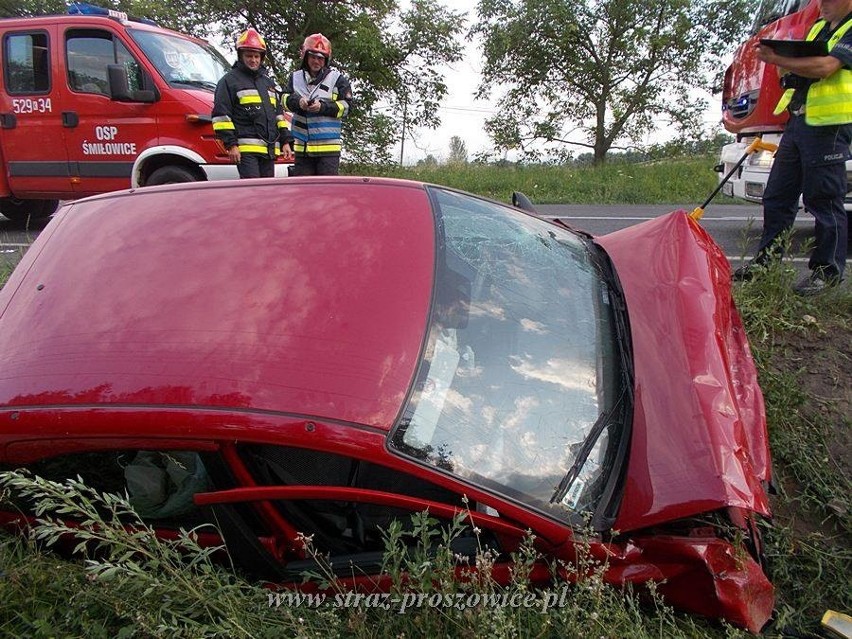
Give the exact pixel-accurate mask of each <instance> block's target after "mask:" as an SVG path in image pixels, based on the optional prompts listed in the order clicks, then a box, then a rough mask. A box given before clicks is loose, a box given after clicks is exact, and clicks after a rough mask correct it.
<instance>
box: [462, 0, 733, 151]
mask: <svg viewBox="0 0 852 639" xmlns="http://www.w3.org/2000/svg"><path fill="white" fill-rule="evenodd" d="M749 5H750V2H749V0H572V1H571V2H565V1H563V2H560V1H554V0H480V2H479V4H478V5H477V16H478V23H477V24H476V25H475V26H474V28H473V29H472V30H471V35H473V36H479V37H481V38H482V40H483V47H484V49H483V50H484V58H485V64H484V71H483V80H482V84H481V86H480V92H484V91H488V90H491V89H503V90H504V91H505V93H504V94H503V95H502V97H501V99H500V100H499V113H498V115H497V116H495V117H494V118H491V119H490V120H489V121H488V122H487V123H486V130H487V131H488V133H489V134H490V135H491V137H492V139H493V140H494V141H495V143H496V145H497V147H498V148H519V149H521V150H522V151H527V152H529V150H530V145H531V144H532V143H533V142H539V143H540V142H545V143H558V144H559V146H560V147H561V149H562V150H563V152H564V147H565V144H576V145H579V146H585V147H587V148H590V149H592V150H593V153H594V162H595V164H600V163H602V162H604V161H605V159H606V154H607V152H608V151H609V150H610V149H612V148H619V147H616V146H615V145H616V144H624V143H628V144H629V143H636V142H638V141H639V140H641V138H642V136H643V135H644V134H645V133H647V132H649V131H651V130H654V129H655V128H658V127H659V126H660V123H661V122H662V123H664V124H665V126H670V127H675V130H679V131H681V132H684V133H685V134H686V135H693V136H694V135H696V134H698V133H699V122H700V114H701V113H702V112H703V111H704V110H705V109H706V104H705V103H704V102H703V101H702V100H700V99H698V98H696V97H695V89H696V88H706V87H709V86H710V85H711V84H712V80H711V79H710V78H711V77H712V74H713V72H714V71H718V69H720V68H723V63H722V58H721V56H722V55H724V54H725V53H726V52H727V51H728V50H729V49H730V48H731V47H732V45H731V43H736V42H737V41H738V40H740V39H741V36H742V34H743V33H744V26H745V24H746V21H747V18H748V15H747V10H748V8H749ZM577 136H579V139H577Z"/></svg>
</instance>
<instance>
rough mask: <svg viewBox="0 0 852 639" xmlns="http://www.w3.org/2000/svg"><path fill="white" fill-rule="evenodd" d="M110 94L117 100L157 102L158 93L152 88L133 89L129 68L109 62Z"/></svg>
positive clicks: (111, 97)
mask: <svg viewBox="0 0 852 639" xmlns="http://www.w3.org/2000/svg"><path fill="white" fill-rule="evenodd" d="M107 77H108V78H109V96H110V99H111V100H114V101H116V102H155V101H156V99H157V94H156V93H155V92H154V91H150V90H139V91H131V90H130V85H129V83H128V81H127V69H125V68H124V66H123V65H121V64H108V65H107Z"/></svg>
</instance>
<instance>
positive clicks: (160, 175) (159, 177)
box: [145, 166, 198, 186]
mask: <svg viewBox="0 0 852 639" xmlns="http://www.w3.org/2000/svg"><path fill="white" fill-rule="evenodd" d="M197 181H198V176H197V175H196V174H195V173H193V172H192V171H191V170H190V169H187V168H185V167H183V166H161V167H160V168H159V169H157V170H156V171H154V172H153V173H151V176H150V177H149V178H148V181H147V182H145V186H156V185H157V184H179V183H181V182H197Z"/></svg>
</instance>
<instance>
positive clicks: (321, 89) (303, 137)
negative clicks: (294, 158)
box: [284, 69, 350, 156]
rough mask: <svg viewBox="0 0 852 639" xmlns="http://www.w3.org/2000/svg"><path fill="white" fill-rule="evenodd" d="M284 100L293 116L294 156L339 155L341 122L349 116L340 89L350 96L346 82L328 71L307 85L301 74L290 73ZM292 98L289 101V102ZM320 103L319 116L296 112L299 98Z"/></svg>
mask: <svg viewBox="0 0 852 639" xmlns="http://www.w3.org/2000/svg"><path fill="white" fill-rule="evenodd" d="M287 88H288V90H289V91H290V92H289V93H288V94H286V95H285V96H284V99H285V100H286V101H287V108H288V109H289V110H290V111H292V112H293V121H292V124H291V128H290V130H291V133H292V136H293V150H294V151H295V152H296V153H300V154H305V155H311V156H322V155H340V151H341V140H340V132H341V120H342V119H343V118H344V117H346V116H347V115H348V114H349V100H348V99H343V98H344V96H341V95H340V91H341V88H345V91H346V93H347V97H348V94H349V92H350V91H349V81H348V80H346V78H345V76H343V75H342V74H341V73H340V71H338V70H337V69H328V70H327V71H326V73H325V74H324V75H321V76H320V77H319V78H317V79H315V80H313V81H311V82H309V81H308V75H307V73H306V72H305V71H304V70H299V71H296V72H295V73H293V75H292V76H291V77H290V82H289V84H288V87H287ZM291 97H292V99H290V98H291ZM299 97H305V98H308V99H309V100H312V99H319V100H321V101H322V108H321V110H320V112H319V113H308V112H305V111H303V110H301V109H300V108H298V98H299Z"/></svg>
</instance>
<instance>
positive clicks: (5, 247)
mask: <svg viewBox="0 0 852 639" xmlns="http://www.w3.org/2000/svg"><path fill="white" fill-rule="evenodd" d="M536 208H537V209H538V212H539V213H540V214H541V215H542V216H545V217H560V218H562V219H564V220H565V221H566V222H567V223H568V224H570V225H571V226H573V227H575V228H578V229H582V230H584V231H587V232H589V233H592V234H593V235H603V234H606V233H611V232H613V231H617V230H619V229H622V228H625V227H627V226H631V225H633V224H638V223H640V222H643V221H645V220H649V219H652V218H655V217H658V216H660V215H664V214H666V213H668V212H669V211H673V210H676V209H678V208H682V209H685V210H688V211H691V210H692V209H693V208H695V204H685V205H683V206H677V205H665V204H658V205H647V204H645V205H627V204H625V205H591V204H542V205H538V206H537V207H536ZM761 216H762V213H761V208H760V206H757V205H748V204H743V205H736V204H715V203H713V204H710V206H708V207H707V209H706V211H705V214H704V217H703V218H702V219H701V223H702V224H703V225H704V227H705V228H706V229H707V231H708V232H709V233H710V234H711V235H712V236H713V238H714V239H715V240H716V242H717V243H718V244H719V245H720V246H721V247H722V249H723V250H724V251H725V255H727V256H728V259H729V260H730V261H731V264H733V265H734V266H738V265H739V264H740V263H741V261H742V256H744V255H745V256H750V255H752V254H753V252H754V249H755V246H756V242H757V238H758V237H759V236H760V227H761V221H762V217H761ZM44 226H45V222H40V223H38V224H36V225H35V227H34V228H31V229H29V230H27V229H24V228H23V227H22V225H20V224H16V223H14V222H11V221H10V220H7V219H6V218H4V217H2V216H0V263H3V262H5V263H14V262H16V261H17V260H18V259H20V256H21V254H22V252H23V251H24V250H26V247H27V246H29V244H30V243H32V241H33V240H34V239H35V237H36V236H37V235H38V233H39V232H40V231H41V229H42V228H44ZM812 233H813V221H812V218H811V217H810V216H809V215H807V214H804V213H802V214H800V215H799V217H798V218H797V220H796V226H795V235H794V247H795V246H801V245H802V244H803V243H804V242H806V241H807V240H808V239H809V238H810V237H811V236H812ZM795 262H796V266H797V267H799V268H801V269H802V270H804V268H805V265H806V262H807V259H806V258H804V257H798V258H796V259H795Z"/></svg>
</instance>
